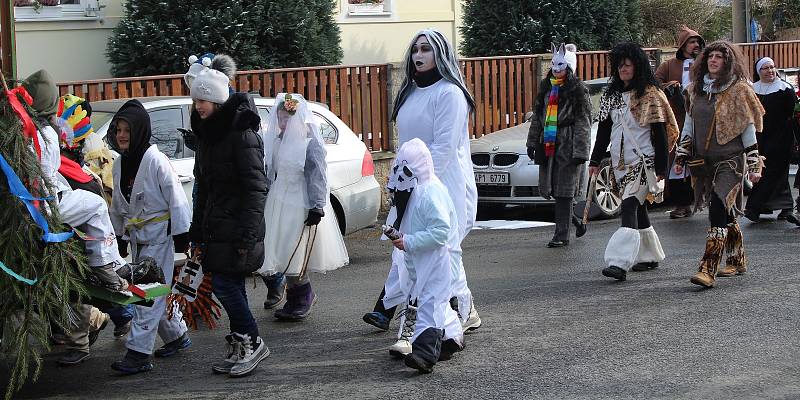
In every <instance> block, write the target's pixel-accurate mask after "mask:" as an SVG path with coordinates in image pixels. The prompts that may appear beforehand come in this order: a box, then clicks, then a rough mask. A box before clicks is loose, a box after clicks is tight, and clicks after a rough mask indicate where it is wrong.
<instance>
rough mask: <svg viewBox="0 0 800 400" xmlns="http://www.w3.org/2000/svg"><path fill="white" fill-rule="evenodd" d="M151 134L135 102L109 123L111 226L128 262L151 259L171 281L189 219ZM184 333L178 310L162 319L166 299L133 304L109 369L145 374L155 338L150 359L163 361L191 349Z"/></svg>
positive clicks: (145, 116)
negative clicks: (125, 246)
mask: <svg viewBox="0 0 800 400" xmlns="http://www.w3.org/2000/svg"><path fill="white" fill-rule="evenodd" d="M150 130H151V125H150V116H149V114H148V113H147V111H146V110H145V109H144V106H142V103H140V102H139V101H138V100H130V101H128V102H127V103H125V104H124V105H123V106H122V107H121V108H120V110H119V111H118V112H117V113H116V114H115V115H114V119H113V120H112V121H111V126H110V127H109V129H108V143H109V145H110V146H111V147H112V148H113V149H114V150H115V151H117V152H119V153H120V154H121V155H120V157H118V158H117V159H116V160H114V169H113V173H114V194H113V196H112V200H111V210H110V211H111V222H112V223H113V224H114V230H115V231H116V233H117V235H119V236H122V237H123V239H125V240H128V241H130V244H131V246H130V248H131V250H130V251H131V257H132V258H133V260H134V261H138V260H139V259H141V258H142V257H153V258H154V259H155V260H156V262H157V264H158V265H159V266H160V267H161V269H162V271H163V272H164V276H165V277H166V278H167V279H168V280H169V281H170V282H171V280H172V276H173V270H174V257H175V252H176V250H177V251H179V252H183V251H185V250H186V249H187V248H188V247H189V246H188V244H189V237H188V231H189V225H190V223H191V217H190V213H189V203H188V201H187V200H186V195H185V194H184V192H183V188H182V187H181V184H180V182H179V181H178V175H177V173H175V170H173V169H172V166H171V165H170V163H169V159H168V158H167V156H166V155H164V153H162V152H160V151H159V150H158V147H157V146H156V145H154V144H150V136H151V131H150ZM123 243H124V242H123ZM187 330H188V329H187V327H186V323H184V322H183V315H182V314H181V313H180V311H179V310H177V309H175V310H174V312H173V317H172V319H169V318H167V302H166V297H159V298H157V299H155V301H154V302H153V305H152V307H143V306H135V307H134V317H133V323H132V326H131V332H130V335H129V336H128V342H127V344H126V347H127V348H128V352H127V353H126V355H125V358H123V359H122V360H120V361H117V362H115V363H114V364H113V365H112V366H111V368H112V369H114V370H116V371H119V372H121V373H123V374H135V373H139V372H145V371H149V370H151V369H152V368H153V364H152V363H151V362H150V355H151V354H153V347H155V342H156V335H158V336H160V337H161V339H162V340H163V341H164V343H165V345H164V347H162V348H160V349H158V350H156V351H155V355H156V356H159V357H168V356H171V355H173V354H175V353H177V352H178V351H179V350H181V349H184V348H186V347H189V346H190V345H191V343H192V342H191V340H189V337H188V336H187V335H186V331H187Z"/></svg>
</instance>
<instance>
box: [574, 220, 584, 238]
mask: <svg viewBox="0 0 800 400" xmlns="http://www.w3.org/2000/svg"><path fill="white" fill-rule="evenodd" d="M585 234H586V224H584V223H580V224H578V225H577V226H575V237H581V236H583V235H585Z"/></svg>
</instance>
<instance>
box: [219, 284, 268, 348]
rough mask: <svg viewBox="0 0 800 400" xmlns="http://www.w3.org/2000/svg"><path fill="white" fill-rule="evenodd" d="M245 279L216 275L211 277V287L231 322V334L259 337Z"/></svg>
mask: <svg viewBox="0 0 800 400" xmlns="http://www.w3.org/2000/svg"><path fill="white" fill-rule="evenodd" d="M244 279H245V277H244V276H237V275H228V274H220V273H215V274H213V275H211V285H212V287H213V288H214V295H215V296H217V299H219V302H220V303H221V304H222V308H224V309H225V312H226V313H227V314H228V319H229V320H230V321H231V332H236V333H238V334H248V335H250V337H251V338H256V337H258V325H256V320H255V319H254V318H253V313H251V312H250V306H249V305H248V304H247V292H246V291H245V281H244Z"/></svg>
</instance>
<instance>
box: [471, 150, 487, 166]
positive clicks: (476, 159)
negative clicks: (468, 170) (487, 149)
mask: <svg viewBox="0 0 800 400" xmlns="http://www.w3.org/2000/svg"><path fill="white" fill-rule="evenodd" d="M472 164H473V165H475V166H478V167H488V166H489V154H486V153H475V154H473V155H472Z"/></svg>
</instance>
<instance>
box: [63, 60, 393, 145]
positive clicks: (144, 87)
mask: <svg viewBox="0 0 800 400" xmlns="http://www.w3.org/2000/svg"><path fill="white" fill-rule="evenodd" d="M390 68H391V65H390V64H373V65H347V66H329V67H313V68H287V69H272V70H259V71H241V72H239V73H238V74H237V75H236V78H235V80H234V86H235V87H236V90H238V91H244V92H258V93H260V94H261V95H262V96H265V97H274V96H275V95H277V94H278V93H281V92H294V93H300V94H302V95H303V96H304V97H305V98H306V99H308V100H309V101H316V102H320V103H323V104H326V105H327V106H328V107H329V108H330V110H331V112H333V113H334V114H336V115H337V116H338V117H339V118H340V119H341V120H342V121H344V123H345V124H347V126H349V127H350V129H352V130H353V132H355V133H356V134H357V135H359V136H361V138H362V140H363V141H364V143H365V144H366V145H367V147H368V148H369V149H370V150H371V151H380V150H388V149H389V148H390V137H391V135H390V133H389V132H390V128H389V118H388V114H389V111H388V98H387V97H388V93H389V89H388V82H389V69H390ZM58 86H59V91H60V92H61V93H62V94H64V93H73V94H75V95H76V96H81V97H86V98H88V99H89V101H97V100H110V99H120V98H128V97H144V96H188V95H189V88H187V87H186V84H185V83H184V82H183V75H159V76H145V77H137V78H114V79H99V80H93V81H81V82H64V83H60V84H59V85H58Z"/></svg>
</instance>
